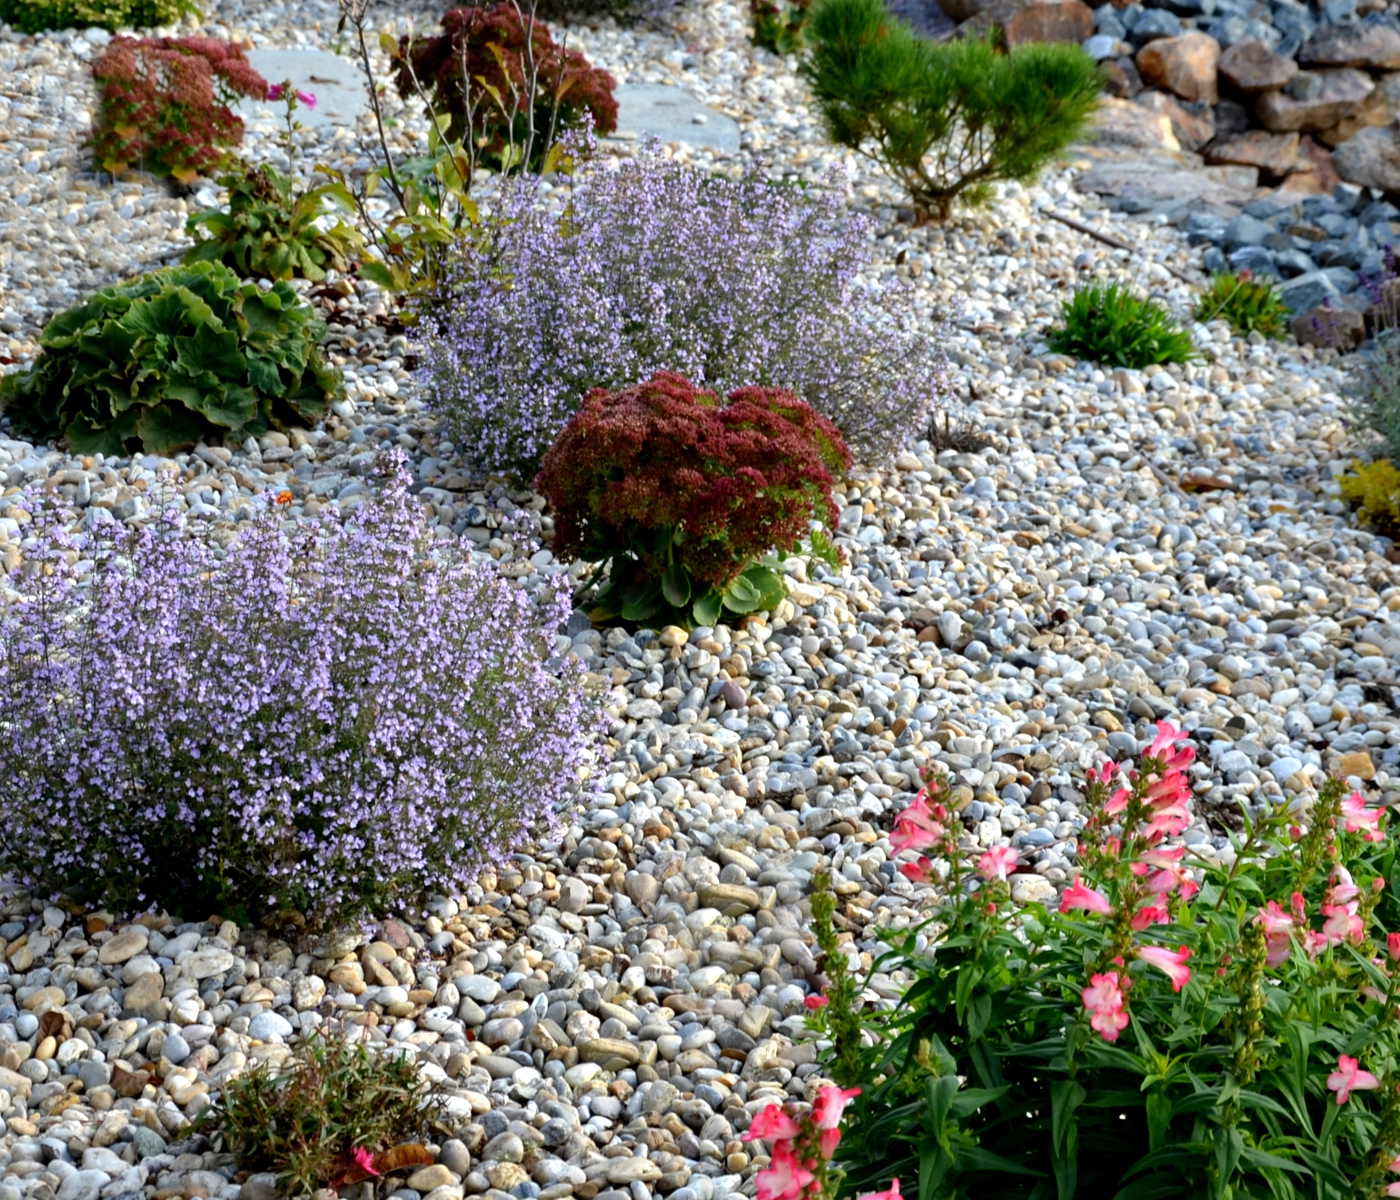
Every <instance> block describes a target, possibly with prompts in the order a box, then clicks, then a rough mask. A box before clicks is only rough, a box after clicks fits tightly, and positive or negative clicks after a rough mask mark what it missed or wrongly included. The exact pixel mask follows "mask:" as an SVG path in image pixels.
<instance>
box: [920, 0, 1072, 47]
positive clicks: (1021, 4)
mask: <svg viewBox="0 0 1400 1200" xmlns="http://www.w3.org/2000/svg"><path fill="white" fill-rule="evenodd" d="M940 2H942V0H940ZM967 2H968V0H948V3H951V4H955V5H960V4H964V3H967ZM972 2H976V0H972ZM944 11H945V12H946V11H947V8H946V6H945V9H944ZM988 29H995V30H997V32H998V33H999V34H1000V35H1001V43H1002V45H1004V46H1005V47H1006V48H1007V49H1008V50H1014V49H1016V47H1017V46H1029V45H1031V44H1032V43H1034V42H1073V43H1074V44H1075V45H1080V44H1082V43H1083V42H1085V41H1087V40H1088V39H1089V38H1091V37H1092V36H1093V34H1094V13H1093V11H1092V10H1091V9H1090V8H1089V6H1088V5H1087V4H1084V3H1083V0H1040V2H1037V3H1032V4H1027V3H1025V0H997V2H996V3H993V4H992V5H990V6H988V7H984V8H982V9H981V10H980V11H978V12H976V13H974V14H973V15H972V17H971V18H970V19H969V20H967V21H966V22H965V23H964V24H963V25H962V27H961V29H960V32H962V33H964V34H977V35H980V34H983V33H985V32H986V31H987V30H988Z"/></svg>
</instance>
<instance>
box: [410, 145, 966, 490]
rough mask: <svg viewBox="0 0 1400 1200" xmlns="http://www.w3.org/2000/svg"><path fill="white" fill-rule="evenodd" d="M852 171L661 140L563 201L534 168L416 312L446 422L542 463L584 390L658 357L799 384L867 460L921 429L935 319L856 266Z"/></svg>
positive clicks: (511, 456)
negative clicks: (430, 305) (794, 174)
mask: <svg viewBox="0 0 1400 1200" xmlns="http://www.w3.org/2000/svg"><path fill="white" fill-rule="evenodd" d="M839 182H840V181H839V180H838V179H837V178H836V177H831V178H828V179H827V180H826V182H825V184H824V185H822V186H819V187H813V188H809V189H805V190H803V189H798V188H795V187H784V186H775V185H773V184H772V183H770V182H769V181H768V180H767V179H766V178H765V177H764V176H762V175H760V174H756V173H751V174H749V175H748V176H746V177H745V178H744V179H742V180H740V181H738V182H735V181H732V180H728V179H722V178H717V177H714V176H711V175H707V174H706V173H704V172H702V171H699V170H696V169H694V168H692V167H687V166H684V165H682V164H680V163H676V162H671V161H668V160H667V159H665V158H663V157H662V156H661V154H660V152H659V150H657V149H656V148H655V147H652V148H650V149H644V150H643V151H642V152H641V153H640V155H639V156H638V157H637V158H636V159H632V160H628V161H625V162H623V163H622V164H621V165H620V166H618V167H615V168H609V167H607V166H606V165H603V164H601V163H595V164H590V165H589V166H587V167H585V168H584V169H583V170H581V171H580V173H579V174H578V175H576V176H575V177H574V180H573V184H572V190H571V196H570V199H569V201H568V204H567V207H566V208H565V209H564V210H563V211H562V212H561V211H560V210H559V207H558V205H554V206H551V205H550V204H549V203H548V202H547V201H548V197H546V196H544V195H542V194H541V193H540V192H539V191H538V190H537V187H536V186H535V185H534V184H533V183H528V182H527V183H523V184H522V185H521V187H520V188H519V189H518V190H517V191H515V192H514V193H513V195H512V196H511V198H510V199H509V201H508V203H507V204H506V205H505V206H504V208H503V210H502V211H500V212H498V213H497V214H496V215H495V217H494V218H493V219H492V221H491V222H490V230H489V234H488V236H486V237H484V238H483V239H481V240H480V242H479V243H476V244H472V245H468V246H466V247H465V248H464V249H463V258H462V261H461V265H460V271H459V274H458V277H457V279H456V280H455V282H454V285H453V287H452V289H451V295H450V297H449V298H448V299H446V300H445V301H444V302H443V303H442V304H441V305H440V306H439V307H438V308H437V310H436V311H435V312H434V314H433V316H432V318H431V319H428V320H425V321H424V322H423V330H424V334H425V341H426V346H425V350H424V372H425V381H426V383H427V386H428V389H429V395H430V397H431V401H432V404H433V406H434V407H435V408H436V409H437V410H438V411H439V412H440V413H441V414H442V416H443V418H444V421H445V423H446V425H447V426H448V428H449V429H450V430H451V431H452V433H453V435H454V437H453V440H454V441H456V442H457V443H458V444H459V445H462V446H465V447H468V448H469V450H470V452H471V454H472V456H473V458H474V460H475V462H476V464H477V465H478V466H481V467H483V468H486V469H488V470H494V471H502V472H509V473H512V474H515V475H518V476H519V477H520V478H521V479H525V480H528V479H531V478H533V477H534V474H535V472H536V471H537V470H538V469H539V463H540V459H541V457H542V456H543V455H544V452H545V451H546V450H548V449H549V447H550V445H551V444H552V443H553V441H554V439H555V438H556V437H558V435H559V433H560V431H561V430H562V429H563V428H564V426H565V425H566V424H567V423H568V420H569V418H570V417H572V416H573V414H574V413H575V412H577V411H578V409H579V406H580V405H581V404H582V403H583V398H584V396H585V395H586V394H587V393H588V392H589V391H590V390H592V389H593V388H595V387H602V388H608V389H609V390H617V389H619V388H624V387H628V386H630V385H632V384H636V383H640V382H642V381H643V380H645V379H648V378H650V377H651V375H652V374H653V373H654V372H656V371H674V372H676V373H678V374H680V375H684V376H685V377H686V378H687V379H690V380H692V381H693V382H694V383H695V384H696V385H697V386H698V387H702V388H707V389H711V390H713V391H717V392H725V393H727V392H731V391H733V390H734V389H735V388H739V387H745V386H755V387H781V388H786V389H788V390H790V391H792V392H794V393H795V394H796V395H798V396H799V397H801V399H803V400H805V401H806V402H807V403H808V404H810V405H811V406H812V407H813V408H814V409H816V410H817V412H819V413H820V414H821V415H822V416H824V417H826V418H827V419H828V420H830V421H832V422H834V423H835V424H836V426H837V427H838V428H839V429H840V430H841V433H842V435H843V436H844V437H845V439H846V442H847V444H848V445H850V447H851V449H852V450H853V451H854V452H855V453H856V454H857V455H859V456H860V457H862V458H863V459H866V460H870V459H876V458H879V457H881V456H882V455H885V454H888V453H890V452H892V451H893V450H895V449H897V448H898V447H899V445H900V444H901V443H902V442H903V441H904V440H905V439H907V438H910V437H919V436H922V434H923V431H924V429H925V428H926V426H927V423H928V415H929V413H930V411H931V410H932V409H933V407H934V406H935V404H936V403H937V402H938V400H939V397H940V395H941V394H942V393H943V391H944V389H945V383H946V381H945V375H946V365H945V360H944V358H943V356H942V353H941V351H940V350H939V349H938V336H937V332H936V331H935V332H933V333H930V331H929V328H928V325H927V322H926V321H925V322H922V323H919V322H918V321H916V319H915V314H914V312H913V308H912V306H911V305H909V304H908V299H909V297H908V295H907V294H906V293H905V292H904V291H903V289H900V288H897V287H894V286H889V287H886V286H883V285H875V284H868V283H867V282H866V280H864V279H863V278H862V276H863V273H864V271H865V269H866V265H867V263H868V262H869V258H870V248H869V234H870V229H869V226H868V224H867V223H865V222H863V221H862V220H861V219H860V218H858V217H853V216H851V215H850V214H849V213H848V212H847V211H846V207H845V204H844V203H843V199H842V189H841V188H840V187H839V186H838V184H839Z"/></svg>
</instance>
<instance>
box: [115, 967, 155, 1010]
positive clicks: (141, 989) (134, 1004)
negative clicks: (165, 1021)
mask: <svg viewBox="0 0 1400 1200" xmlns="http://www.w3.org/2000/svg"><path fill="white" fill-rule="evenodd" d="M163 995H165V979H164V977H163V976H162V975H161V973H160V972H159V971H152V972H150V973H149V974H147V975H142V976H140V978H138V979H137V980H136V982H135V983H133V984H132V985H131V986H130V987H128V988H127V989H126V991H125V992H124V993H123V994H122V1009H123V1011H124V1012H129V1013H131V1014H132V1015H136V1014H139V1013H142V1012H144V1011H145V1010H146V1009H147V1008H149V1007H150V1006H151V1005H152V1004H154V1003H155V1002H156V1001H157V1000H159V999H160V998H161V997H162V996H163Z"/></svg>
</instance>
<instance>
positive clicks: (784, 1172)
mask: <svg viewBox="0 0 1400 1200" xmlns="http://www.w3.org/2000/svg"><path fill="white" fill-rule="evenodd" d="M815 1178H816V1176H815V1175H813V1174H812V1172H811V1171H809V1170H808V1169H807V1168H806V1167H804V1166H803V1165H802V1163H801V1162H799V1161H798V1158H797V1153H796V1151H794V1150H793V1148H792V1143H791V1142H779V1143H778V1144H777V1146H775V1147H774V1148H773V1159H772V1161H771V1163H770V1164H769V1165H768V1166H767V1167H765V1168H764V1169H763V1170H762V1171H760V1172H759V1173H758V1175H757V1176H756V1177H755V1182H756V1183H757V1184H758V1200H801V1198H802V1197H803V1196H804V1195H805V1194H806V1191H807V1189H808V1188H809V1187H810V1186H811V1185H812V1181H813V1180H814V1179H815Z"/></svg>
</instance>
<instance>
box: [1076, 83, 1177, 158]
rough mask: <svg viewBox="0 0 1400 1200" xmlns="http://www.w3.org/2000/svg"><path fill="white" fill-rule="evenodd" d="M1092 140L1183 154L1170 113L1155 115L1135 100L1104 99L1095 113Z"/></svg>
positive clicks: (1103, 144)
mask: <svg viewBox="0 0 1400 1200" xmlns="http://www.w3.org/2000/svg"><path fill="white" fill-rule="evenodd" d="M1089 137H1090V140H1091V141H1093V142H1096V143H1097V144H1098V145H1100V146H1117V147H1121V148H1124V149H1130V150H1157V151H1162V150H1166V151H1179V150H1180V149H1181V143H1180V142H1179V141H1177V140H1176V133H1175V132H1174V131H1173V130H1172V122H1171V118H1170V117H1169V116H1167V114H1166V113H1154V112H1150V111H1149V110H1147V109H1145V108H1143V107H1142V106H1141V105H1138V104H1134V103H1133V102H1132V101H1131V100H1116V99H1114V98H1113V97H1112V96H1104V97H1103V98H1102V99H1101V100H1100V101H1099V110H1098V112H1096V113H1095V114H1094V123H1093V128H1092V130H1091V132H1090V135H1089Z"/></svg>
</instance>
